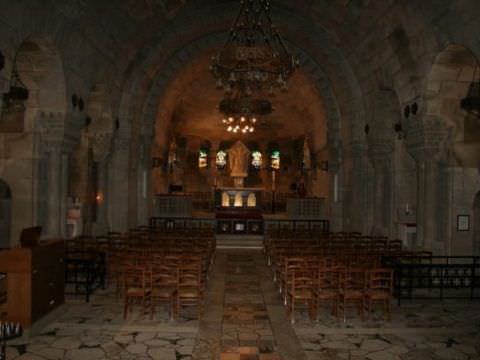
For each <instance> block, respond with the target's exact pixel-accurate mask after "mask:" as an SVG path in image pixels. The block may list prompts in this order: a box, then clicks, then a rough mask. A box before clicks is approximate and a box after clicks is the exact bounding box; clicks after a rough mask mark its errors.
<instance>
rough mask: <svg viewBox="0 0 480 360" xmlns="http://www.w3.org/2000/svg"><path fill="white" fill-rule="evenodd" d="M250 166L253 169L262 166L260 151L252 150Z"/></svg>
mask: <svg viewBox="0 0 480 360" xmlns="http://www.w3.org/2000/svg"><path fill="white" fill-rule="evenodd" d="M252 166H253V167H254V168H255V169H260V168H261V167H262V153H261V152H260V151H254V152H253V153H252Z"/></svg>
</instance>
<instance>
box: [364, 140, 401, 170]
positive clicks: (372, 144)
mask: <svg viewBox="0 0 480 360" xmlns="http://www.w3.org/2000/svg"><path fill="white" fill-rule="evenodd" d="M394 150H395V144H394V142H393V141H392V140H390V139H375V140H370V141H368V155H369V157H370V159H371V160H372V162H373V166H375V165H376V164H384V163H385V162H388V161H390V158H391V155H392V154H393V152H394Z"/></svg>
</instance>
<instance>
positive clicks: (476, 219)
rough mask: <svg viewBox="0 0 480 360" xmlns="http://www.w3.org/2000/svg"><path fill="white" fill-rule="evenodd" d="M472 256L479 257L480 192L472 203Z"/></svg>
mask: <svg viewBox="0 0 480 360" xmlns="http://www.w3.org/2000/svg"><path fill="white" fill-rule="evenodd" d="M472 213H473V219H472V225H473V246H472V248H473V255H475V256H480V191H479V192H478V193H477V195H476V196H475V200H474V201H473V212H472Z"/></svg>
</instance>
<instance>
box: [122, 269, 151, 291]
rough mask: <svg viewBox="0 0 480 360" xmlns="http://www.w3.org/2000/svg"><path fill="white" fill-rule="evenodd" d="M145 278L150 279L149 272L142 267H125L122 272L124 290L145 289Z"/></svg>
mask: <svg viewBox="0 0 480 360" xmlns="http://www.w3.org/2000/svg"><path fill="white" fill-rule="evenodd" d="M147 278H150V271H149V270H148V269H147V268H145V267H143V266H126V267H125V268H124V270H123V281H124V287H125V289H129V288H132V287H134V288H141V289H146V284H147Z"/></svg>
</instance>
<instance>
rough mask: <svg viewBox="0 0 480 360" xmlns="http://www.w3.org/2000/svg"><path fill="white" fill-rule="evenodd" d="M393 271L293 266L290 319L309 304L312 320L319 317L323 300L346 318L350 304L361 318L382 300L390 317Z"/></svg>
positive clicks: (288, 289) (287, 295) (288, 291)
mask: <svg viewBox="0 0 480 360" xmlns="http://www.w3.org/2000/svg"><path fill="white" fill-rule="evenodd" d="M392 286H393V271H392V270H391V269H386V268H373V269H365V268H345V267H320V268H318V269H308V268H297V269H292V270H291V272H290V274H289V278H288V279H287V284H286V289H285V300H286V306H287V311H288V314H289V317H290V320H291V322H292V323H293V322H295V310H296V309H297V308H298V307H299V306H305V305H306V306H307V308H308V313H309V317H310V319H311V320H317V314H318V308H319V305H320V304H322V303H327V304H329V305H330V307H331V313H332V315H335V316H337V318H339V317H340V315H343V319H344V320H345V319H346V311H347V306H348V305H350V304H353V305H355V307H356V308H357V312H358V314H359V315H360V317H361V319H362V320H364V318H365V314H364V312H365V310H366V311H367V314H368V315H367V318H370V314H371V313H372V311H373V309H374V305H375V304H377V303H380V304H381V305H382V306H383V311H384V314H385V316H386V318H387V319H388V320H391V311H390V303H391V297H392Z"/></svg>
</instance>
